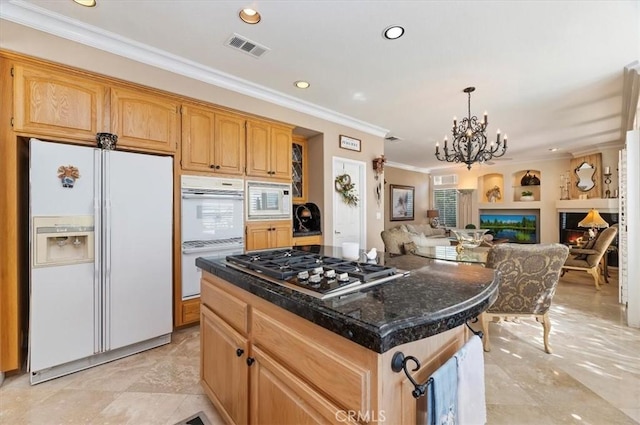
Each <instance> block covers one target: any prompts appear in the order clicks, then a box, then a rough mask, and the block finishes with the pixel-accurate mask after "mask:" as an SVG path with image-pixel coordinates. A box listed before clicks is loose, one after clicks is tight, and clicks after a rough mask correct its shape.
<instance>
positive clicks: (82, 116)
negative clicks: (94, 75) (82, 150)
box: [13, 64, 107, 144]
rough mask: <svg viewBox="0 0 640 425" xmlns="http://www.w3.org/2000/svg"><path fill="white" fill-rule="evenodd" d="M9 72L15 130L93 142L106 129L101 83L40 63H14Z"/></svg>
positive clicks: (104, 88)
mask: <svg viewBox="0 0 640 425" xmlns="http://www.w3.org/2000/svg"><path fill="white" fill-rule="evenodd" d="M13 75H14V81H13V84H14V115H13V118H14V123H13V128H14V130H15V131H20V132H28V133H29V134H30V135H45V136H49V137H52V136H58V137H61V138H63V139H79V140H87V141H90V142H91V143H92V144H95V140H96V133H98V132H101V131H105V130H106V128H105V126H104V109H103V107H104V100H105V93H106V90H107V89H106V87H105V86H103V85H102V84H99V83H96V82H93V81H91V80H88V79H85V78H83V77H82V76H80V75H75V74H73V73H68V72H65V73H62V72H58V71H57V70H53V69H49V68H45V67H43V66H38V68H32V67H30V66H28V65H22V64H16V65H15V66H14V68H13Z"/></svg>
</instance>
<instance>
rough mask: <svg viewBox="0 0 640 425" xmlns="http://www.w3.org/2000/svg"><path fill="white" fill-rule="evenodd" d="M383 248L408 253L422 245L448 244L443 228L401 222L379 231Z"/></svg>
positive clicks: (393, 252) (400, 253) (393, 251)
mask: <svg viewBox="0 0 640 425" xmlns="http://www.w3.org/2000/svg"><path fill="white" fill-rule="evenodd" d="M380 236H381V237H382V242H384V250H385V252H388V253H389V254H396V255H402V254H408V253H411V252H412V251H413V250H415V249H416V248H420V247H424V246H448V245H450V241H449V237H448V236H447V235H446V230H445V229H434V228H432V227H431V225H430V224H401V225H398V226H395V227H392V228H390V229H387V230H383V231H382V232H381V233H380Z"/></svg>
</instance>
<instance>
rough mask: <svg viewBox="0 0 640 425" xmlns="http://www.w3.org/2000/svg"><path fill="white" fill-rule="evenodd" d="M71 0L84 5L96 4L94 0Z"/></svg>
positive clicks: (91, 5)
mask: <svg viewBox="0 0 640 425" xmlns="http://www.w3.org/2000/svg"><path fill="white" fill-rule="evenodd" d="M73 1H75V2H76V3H78V4H79V5H82V6H86V7H93V6H95V5H96V0H73Z"/></svg>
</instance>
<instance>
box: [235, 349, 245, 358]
mask: <svg viewBox="0 0 640 425" xmlns="http://www.w3.org/2000/svg"><path fill="white" fill-rule="evenodd" d="M243 354H244V350H243V349H242V348H238V349H237V350H236V356H238V357H240V356H241V355H243Z"/></svg>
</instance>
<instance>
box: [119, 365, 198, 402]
mask: <svg viewBox="0 0 640 425" xmlns="http://www.w3.org/2000/svg"><path fill="white" fill-rule="evenodd" d="M127 390H128V391H136V392H149V393H176V394H203V390H202V386H201V385H200V359H199V357H198V356H191V357H184V356H165V357H163V358H161V359H160V360H159V361H158V362H157V363H156V364H154V365H153V366H152V367H151V368H149V369H148V370H147V371H146V372H145V373H144V374H142V375H141V376H140V378H139V379H138V380H137V381H135V382H134V383H133V384H131V385H130V386H129V388H128V389H127Z"/></svg>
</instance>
